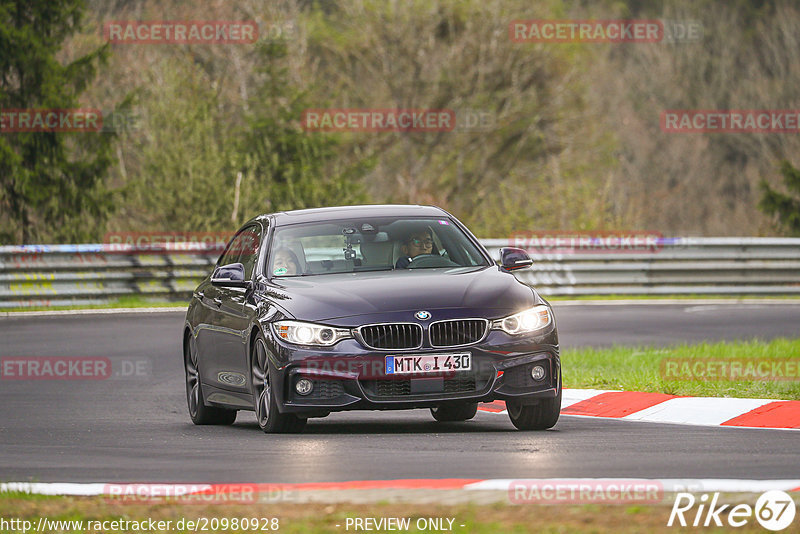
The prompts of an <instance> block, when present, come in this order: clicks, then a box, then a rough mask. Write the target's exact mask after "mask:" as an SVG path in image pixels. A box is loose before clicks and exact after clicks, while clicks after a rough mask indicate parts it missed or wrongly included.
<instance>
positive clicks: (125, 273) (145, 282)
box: [0, 238, 800, 308]
mask: <svg viewBox="0 0 800 534" xmlns="http://www.w3.org/2000/svg"><path fill="white" fill-rule="evenodd" d="M482 243H483V244H484V245H485V246H486V247H487V248H488V249H489V251H490V252H491V253H492V256H493V257H498V256H499V249H500V248H501V247H505V246H509V245H511V244H512V243H510V241H509V240H505V239H485V240H482ZM537 250H541V249H537ZM537 250H530V252H531V257H532V258H533V260H534V264H533V267H532V268H530V269H525V270H522V271H520V272H519V273H518V274H517V276H518V278H519V279H520V280H522V281H523V282H525V283H527V284H531V285H533V286H535V287H536V288H537V289H538V290H539V291H540V292H541V293H542V294H543V295H611V294H614V295H679V294H729V295H800V238H669V239H667V238H659V239H658V246H657V247H654V248H652V249H650V250H645V251H642V250H630V251H606V252H604V251H596V250H595V251H591V252H587V251H583V252H576V253H564V252H558V253H541V252H538V251H537ZM218 255H219V250H218V249H213V250H209V251H195V252H186V251H181V250H178V249H175V250H170V249H165V250H161V251H158V252H157V253H148V254H142V253H137V252H136V251H128V252H125V251H121V250H120V249H119V248H118V247H117V248H115V249H114V250H109V247H108V245H105V246H104V245H23V246H0V308H11V307H33V306H58V305H68V304H79V305H84V304H101V303H104V302H108V301H109V300H111V299H113V298H118V297H124V296H129V295H137V296H152V297H159V298H170V299H175V300H179V299H183V300H187V299H188V298H189V296H190V295H191V292H192V290H193V289H194V288H195V287H196V286H197V284H198V282H199V281H200V280H201V279H202V278H203V277H204V276H206V275H207V274H208V273H209V271H210V269H211V266H212V265H213V264H214V262H215V261H216V259H217V256H218Z"/></svg>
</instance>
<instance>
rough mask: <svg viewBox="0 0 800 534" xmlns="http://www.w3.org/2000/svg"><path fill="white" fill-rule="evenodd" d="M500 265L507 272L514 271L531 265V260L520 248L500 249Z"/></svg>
mask: <svg viewBox="0 0 800 534" xmlns="http://www.w3.org/2000/svg"><path fill="white" fill-rule="evenodd" d="M500 265H501V266H502V267H503V268H504V269H505V270H507V271H516V270H517V269H524V268H525V267H530V266H531V265H533V260H532V259H531V257H530V256H528V253H527V252H525V251H524V250H522V249H521V248H512V247H506V248H501V249H500Z"/></svg>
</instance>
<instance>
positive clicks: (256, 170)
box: [240, 40, 373, 214]
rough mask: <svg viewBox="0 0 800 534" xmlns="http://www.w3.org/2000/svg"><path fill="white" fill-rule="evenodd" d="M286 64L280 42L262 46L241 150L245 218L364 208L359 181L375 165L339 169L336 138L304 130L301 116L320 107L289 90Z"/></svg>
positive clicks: (300, 91)
mask: <svg viewBox="0 0 800 534" xmlns="http://www.w3.org/2000/svg"><path fill="white" fill-rule="evenodd" d="M286 59H287V46H286V43H285V42H284V41H281V40H277V41H271V42H270V41H268V42H266V43H264V44H262V45H261V49H260V51H259V60H260V62H261V66H260V68H259V69H258V70H259V72H260V73H261V74H262V76H263V78H262V82H261V83H260V84H259V87H258V89H257V94H256V97H255V99H254V101H253V103H252V108H253V109H254V110H256V111H255V112H254V113H253V116H252V118H251V120H250V125H249V129H248V130H247V132H246V134H245V136H244V141H243V144H242V149H241V150H240V153H241V154H242V159H243V161H242V164H241V168H242V170H243V174H244V175H245V182H246V184H245V185H244V186H243V187H242V192H243V198H244V199H245V205H244V213H250V214H256V213H262V212H264V211H279V210H290V209H301V208H312V207H319V206H335V205H339V204H357V203H360V202H365V201H366V199H367V196H366V194H365V193H364V189H363V186H362V185H361V183H360V182H359V181H358V179H359V178H360V177H361V176H362V175H363V174H364V173H365V172H367V171H368V170H369V168H370V167H371V166H372V165H373V162H372V161H371V159H370V158H368V157H367V158H364V159H362V160H361V161H358V162H356V163H354V164H341V163H339V164H337V162H336V156H337V151H336V148H337V146H338V144H339V142H338V140H337V138H336V137H335V136H333V135H330V134H326V133H322V132H314V131H311V132H307V131H304V130H303V129H302V127H301V123H300V121H301V117H302V114H303V111H304V110H305V109H308V108H314V107H321V106H319V105H312V103H314V102H313V101H312V100H311V99H310V97H309V93H308V92H307V91H306V90H303V89H299V88H297V87H294V86H293V85H292V83H291V78H290V76H289V72H288V67H287V66H286V65H285V62H286Z"/></svg>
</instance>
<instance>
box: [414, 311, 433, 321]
mask: <svg viewBox="0 0 800 534" xmlns="http://www.w3.org/2000/svg"><path fill="white" fill-rule="evenodd" d="M414 317H416V318H417V319H419V320H420V321H427V320H428V319H430V318H431V312H429V311H425V310H420V311H418V312H417V313H415V314H414Z"/></svg>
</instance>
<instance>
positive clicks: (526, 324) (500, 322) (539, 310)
mask: <svg viewBox="0 0 800 534" xmlns="http://www.w3.org/2000/svg"><path fill="white" fill-rule="evenodd" d="M552 322H553V314H552V312H551V311H550V308H548V307H547V306H545V305H543V304H540V305H538V306H534V307H533V308H531V309H529V310H525V311H523V312H519V313H515V314H514V315H509V316H508V317H504V318H502V319H497V320H496V321H495V322H494V323H492V328H494V329H496V330H503V331H505V332H506V333H508V334H511V335H516V334H527V333H530V332H536V331H537V330H541V329H542V328H545V327H546V326H549V325H550V323H552Z"/></svg>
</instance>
